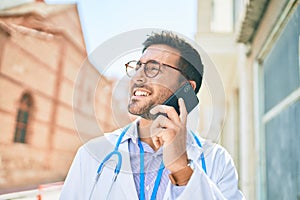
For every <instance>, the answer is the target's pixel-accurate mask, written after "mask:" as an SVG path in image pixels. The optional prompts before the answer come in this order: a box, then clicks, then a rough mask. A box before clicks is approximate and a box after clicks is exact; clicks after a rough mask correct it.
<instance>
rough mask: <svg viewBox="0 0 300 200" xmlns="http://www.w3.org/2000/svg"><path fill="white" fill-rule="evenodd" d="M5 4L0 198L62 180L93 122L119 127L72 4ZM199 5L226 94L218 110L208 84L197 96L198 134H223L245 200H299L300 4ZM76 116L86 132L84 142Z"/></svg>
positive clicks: (1, 14)
mask: <svg viewBox="0 0 300 200" xmlns="http://www.w3.org/2000/svg"><path fill="white" fill-rule="evenodd" d="M3 2H5V3H2V2H1V4H0V47H1V48H0V61H1V62H0V88H1V89H0V92H1V96H0V150H1V151H0V192H1V191H3V192H5V191H7V190H8V189H10V190H11V189H13V190H21V189H20V187H25V186H28V185H32V186H34V185H38V184H41V183H46V182H53V181H63V179H64V177H65V175H66V173H67V170H68V167H69V165H70V163H71V161H72V159H73V156H74V153H75V151H76V149H77V148H78V146H79V145H80V144H81V142H82V141H81V140H85V139H87V138H90V137H93V136H94V135H93V134H95V132H96V131H97V128H95V123H91V120H92V119H93V118H94V115H95V114H96V120H97V123H98V124H100V126H101V127H102V128H103V130H102V131H109V130H112V129H113V128H115V125H114V123H113V121H114V120H113V119H112V118H113V117H112V111H111V108H110V107H111V105H110V106H108V104H107V103H108V100H110V97H111V96H112V90H113V89H112V88H113V87H114V86H113V85H114V80H108V79H107V78H106V77H103V76H101V75H100V74H99V73H98V72H97V70H95V68H94V67H93V66H92V65H91V64H90V63H89V61H88V60H84V59H85V58H86V56H87V55H86V49H85V45H84V40H83V36H82V32H81V26H80V21H79V18H78V12H77V8H76V5H59V6H58V5H47V4H45V3H38V2H34V1H32V0H27V1H25V0H24V1H21V0H18V1H3ZM12 2H16V3H12ZM25 2H26V4H24V3H25ZM197 2H198V5H197V6H198V16H197V20H198V22H197V33H196V35H195V38H194V39H195V40H196V42H197V43H199V45H200V46H201V47H203V49H204V51H205V52H206V53H207V54H208V55H209V56H210V58H211V60H212V61H213V62H214V63H215V66H216V67H217V70H218V73H219V75H220V77H221V79H222V81H223V87H224V92H225V95H226V98H225V104H222V102H219V101H217V106H215V105H212V104H211V96H210V94H209V92H210V91H209V88H207V85H204V88H202V89H201V91H200V95H199V96H200V99H201V105H200V119H203V120H201V123H200V125H199V130H200V132H202V134H203V135H205V131H206V130H212V132H214V131H216V130H221V132H220V133H218V134H217V135H216V136H217V137H215V138H214V140H215V141H217V142H219V143H220V144H221V145H222V146H224V147H225V148H226V149H227V150H228V152H229V153H230V154H231V155H232V157H233V159H234V162H235V165H236V167H237V170H238V173H239V187H240V189H241V190H242V192H243V193H244V194H245V197H246V199H259V200H264V199H270V200H276V199H278V200H281V199H288V200H294V199H295V200H299V199H300V146H299V145H298V143H299V142H300V120H299V119H300V103H299V100H300V64H299V59H300V39H299V38H300V37H299V35H300V20H299V19H300V8H299V5H300V0H198V1H197ZM83 65H84V66H85V67H84V69H85V70H83V71H80V70H81V69H82V66H83ZM79 71H80V73H79V74H78V76H77V73H78V72H79ZM205 76H206V75H205ZM75 80H76V82H75ZM99 80H101V81H100V82H101V84H100V87H97V88H96V90H95V86H94V85H93V84H94V83H95V82H97V81H99ZM74 88H75V91H79V94H77V93H76V92H74V94H73V91H74ZM93 91H96V95H95V96H93V95H92V94H93ZM76 94H77V95H76ZM82 94H84V95H82ZM80 97H81V98H80ZM72 98H73V99H72ZM93 102H96V103H97V105H96V106H95V108H93V106H91V105H93ZM72 105H74V109H73V110H72ZM214 106H215V107H214ZM224 110H225V111H226V116H225V117H224V116H223V111H224ZM94 111H95V112H96V113H94ZM212 112H215V113H214V114H216V115H217V120H218V122H217V123H214V124H210V122H209V120H207V119H208V118H209V117H210V116H211V113H212ZM73 113H77V114H76V116H77V117H79V118H80V119H81V120H82V122H83V124H85V125H86V126H84V127H83V128H82V129H80V132H81V134H80V135H78V134H77V131H76V128H77V130H78V127H76V126H75V124H74V122H73ZM85 127H86V129H85ZM206 136H207V137H211V136H210V135H206ZM80 139H81V140H80ZM3 192H2V193H3Z"/></svg>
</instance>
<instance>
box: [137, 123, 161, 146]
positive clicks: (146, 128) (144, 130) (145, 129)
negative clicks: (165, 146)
mask: <svg viewBox="0 0 300 200" xmlns="http://www.w3.org/2000/svg"><path fill="white" fill-rule="evenodd" d="M152 122H153V121H152V120H147V119H144V118H141V120H140V121H139V124H138V134H139V138H140V140H141V141H143V142H145V143H147V144H148V145H149V146H150V147H151V148H152V149H153V150H154V151H156V150H157V148H156V147H155V146H154V143H153V141H152V138H151V133H150V127H151V125H152Z"/></svg>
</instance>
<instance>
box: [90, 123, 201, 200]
mask: <svg viewBox="0 0 300 200" xmlns="http://www.w3.org/2000/svg"><path fill="white" fill-rule="evenodd" d="M129 127H130V125H128V126H127V127H125V128H124V130H123V131H122V133H121V134H120V136H119V137H118V140H117V143H116V145H115V148H114V150H113V151H112V152H110V153H109V154H107V155H106V156H105V158H104V159H103V160H102V162H101V163H100V165H99V167H98V170H97V175H96V179H95V183H94V185H93V187H92V190H91V193H90V197H89V199H91V198H92V195H93V193H94V189H95V186H96V184H97V182H98V180H99V177H100V175H101V173H102V170H103V167H104V165H105V163H106V162H107V161H108V160H110V159H111V158H112V156H114V155H115V156H117V158H118V162H117V164H116V167H115V170H114V176H113V179H112V184H113V183H114V182H115V181H116V180H117V177H118V175H119V173H120V171H121V166H122V155H121V153H120V151H119V146H120V144H121V141H122V139H123V137H124V135H125V134H126V132H127V131H128V129H129ZM191 132H192V131H191ZM192 135H193V138H194V139H195V141H196V143H197V145H198V146H199V147H200V148H201V147H202V145H201V142H200V140H199V138H198V137H197V136H196V134H195V133H194V132H192ZM200 159H201V163H202V169H203V171H204V172H205V173H207V171H206V164H205V159H204V154H203V152H202V153H201V155H200ZM162 165H163V163H162ZM162 167H163V166H161V167H160V169H161V168H162ZM160 173H162V170H160ZM160 173H159V174H160ZM159 176H161V174H160V175H159ZM157 187H158V185H157ZM111 188H112V185H111V187H110V189H111ZM142 188H143V187H142ZM154 189H155V188H154ZM157 189H158V188H156V190H157Z"/></svg>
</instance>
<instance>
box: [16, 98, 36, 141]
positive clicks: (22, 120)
mask: <svg viewBox="0 0 300 200" xmlns="http://www.w3.org/2000/svg"><path fill="white" fill-rule="evenodd" d="M32 104H33V100H32V97H31V95H30V94H29V93H24V94H23V95H22V97H21V99H20V104H19V109H18V113H17V121H16V129H15V138H14V142H20V143H25V142H26V132H27V127H28V122H29V118H30V114H31V113H30V111H31V110H32Z"/></svg>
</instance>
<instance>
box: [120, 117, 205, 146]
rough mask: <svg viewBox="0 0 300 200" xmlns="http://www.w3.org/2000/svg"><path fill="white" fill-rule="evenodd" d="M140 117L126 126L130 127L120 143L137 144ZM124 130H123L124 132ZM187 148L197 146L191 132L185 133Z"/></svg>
mask: <svg viewBox="0 0 300 200" xmlns="http://www.w3.org/2000/svg"><path fill="white" fill-rule="evenodd" d="M140 119H141V117H138V118H137V119H136V120H134V121H133V122H132V123H131V124H129V125H128V126H130V127H129V128H128V130H127V132H126V134H125V135H124V137H123V138H122V140H121V143H124V142H126V141H128V140H129V139H130V140H131V141H132V142H133V143H134V144H137V142H138V124H139V121H140ZM124 129H125V128H123V130H124ZM186 142H187V146H193V147H195V146H198V144H197V143H196V141H195V139H194V137H193V134H192V131H191V130H188V131H187V139H186ZM200 149H201V148H200ZM160 150H161V149H159V150H158V151H160Z"/></svg>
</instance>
